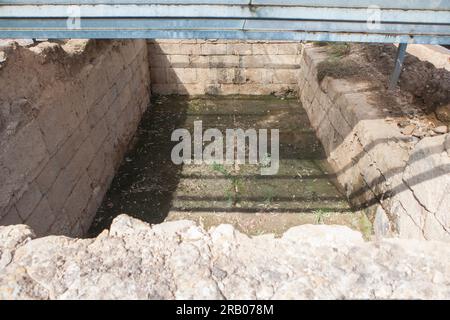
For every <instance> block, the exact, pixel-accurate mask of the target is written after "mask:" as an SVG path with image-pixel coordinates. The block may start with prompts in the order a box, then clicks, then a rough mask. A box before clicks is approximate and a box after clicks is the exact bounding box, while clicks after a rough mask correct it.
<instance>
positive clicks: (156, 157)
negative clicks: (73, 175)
mask: <svg viewBox="0 0 450 320" xmlns="http://www.w3.org/2000/svg"><path fill="white" fill-rule="evenodd" d="M187 107H188V106H187V102H186V101H181V100H180V101H179V103H177V104H172V105H171V106H167V105H164V104H160V103H158V100H157V99H155V98H153V99H152V103H151V107H150V108H149V109H148V110H147V112H146V113H144V115H143V117H142V119H141V122H140V125H139V127H138V129H137V132H136V134H135V140H134V141H133V142H132V145H130V148H129V150H130V151H129V152H128V153H127V154H126V155H125V157H124V160H123V161H122V164H121V166H120V168H119V170H118V171H117V173H116V175H115V177H114V180H113V181H112V183H111V186H110V188H109V190H108V192H107V194H106V196H105V198H104V199H103V203H102V205H101V206H100V208H99V209H98V211H97V215H96V217H95V218H94V221H93V224H92V225H91V228H90V229H89V231H88V236H96V235H98V234H99V233H100V232H101V231H102V230H104V229H105V228H109V226H110V225H111V222H112V220H113V219H114V218H115V217H116V216H117V215H119V214H122V213H126V214H129V215H132V216H133V217H135V218H138V219H141V220H143V221H146V222H149V223H152V224H155V223H161V222H163V221H164V219H165V218H166V216H167V213H168V212H169V210H170V205H171V200H172V196H173V193H174V191H175V190H176V187H177V185H178V183H179V180H180V173H181V170H182V166H180V165H175V164H174V163H173V162H172V161H171V158H170V154H171V150H172V148H173V147H174V146H175V145H176V144H177V142H172V141H171V135H172V132H173V131H174V130H175V129H177V128H180V127H182V126H183V124H184V123H185V121H186V110H187Z"/></svg>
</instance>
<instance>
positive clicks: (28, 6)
mask: <svg viewBox="0 0 450 320" xmlns="http://www.w3.org/2000/svg"><path fill="white" fill-rule="evenodd" d="M0 38H103V39H105V38H106V39H111V38H160V39H164V38H166V39H174V38H178V39H241V40H294V41H301V40H306V41H346V42H380V43H400V44H401V45H400V46H399V54H398V57H397V63H396V69H395V71H394V73H393V75H392V78H391V84H390V86H391V88H393V87H394V86H395V85H396V83H397V81H398V76H399V74H400V70H401V67H402V64H403V59H404V56H405V50H406V45H407V44H408V43H426V44H450V0H397V1H392V0H278V1H277V0H227V1H226V0H109V1H108V0H35V1H31V0H0Z"/></svg>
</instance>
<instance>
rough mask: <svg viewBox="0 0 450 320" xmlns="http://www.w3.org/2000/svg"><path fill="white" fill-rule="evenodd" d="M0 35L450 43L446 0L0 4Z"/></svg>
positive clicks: (3, 0) (25, 0)
mask: <svg viewBox="0 0 450 320" xmlns="http://www.w3.org/2000/svg"><path fill="white" fill-rule="evenodd" d="M74 4H75V6H74ZM0 38H199V39H208V38H224V39H255V40H309V41H351V42H387V43H393V42H403V43H429V44H450V0H442V1H439V0H436V1H430V0H407V1H406V0H398V1H391V0H389V1H388V0H378V1H376V0H359V1H355V0H347V1H345V0H315V1H313V0H280V1H275V0H252V1H250V0H231V1H224V0H110V1H108V0H36V1H31V0H0Z"/></svg>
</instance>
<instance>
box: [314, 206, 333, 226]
mask: <svg viewBox="0 0 450 320" xmlns="http://www.w3.org/2000/svg"><path fill="white" fill-rule="evenodd" d="M313 214H314V215H315V217H316V224H324V223H325V218H328V217H329V216H330V213H329V212H326V211H324V210H322V209H319V210H316V211H314V212H313Z"/></svg>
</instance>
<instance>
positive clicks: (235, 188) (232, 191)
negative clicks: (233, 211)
mask: <svg viewBox="0 0 450 320" xmlns="http://www.w3.org/2000/svg"><path fill="white" fill-rule="evenodd" d="M212 169H213V171H216V172H218V173H220V174H222V175H223V176H224V177H225V178H226V179H227V180H229V181H231V186H230V187H229V188H228V189H226V190H225V191H224V193H225V197H226V198H227V201H228V202H232V204H235V203H236V202H237V194H238V193H239V189H240V187H241V185H242V182H241V179H240V178H239V177H236V176H233V175H232V174H231V173H230V172H229V171H228V170H227V169H225V167H224V166H223V165H222V164H217V163H215V162H214V163H213V164H212Z"/></svg>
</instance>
